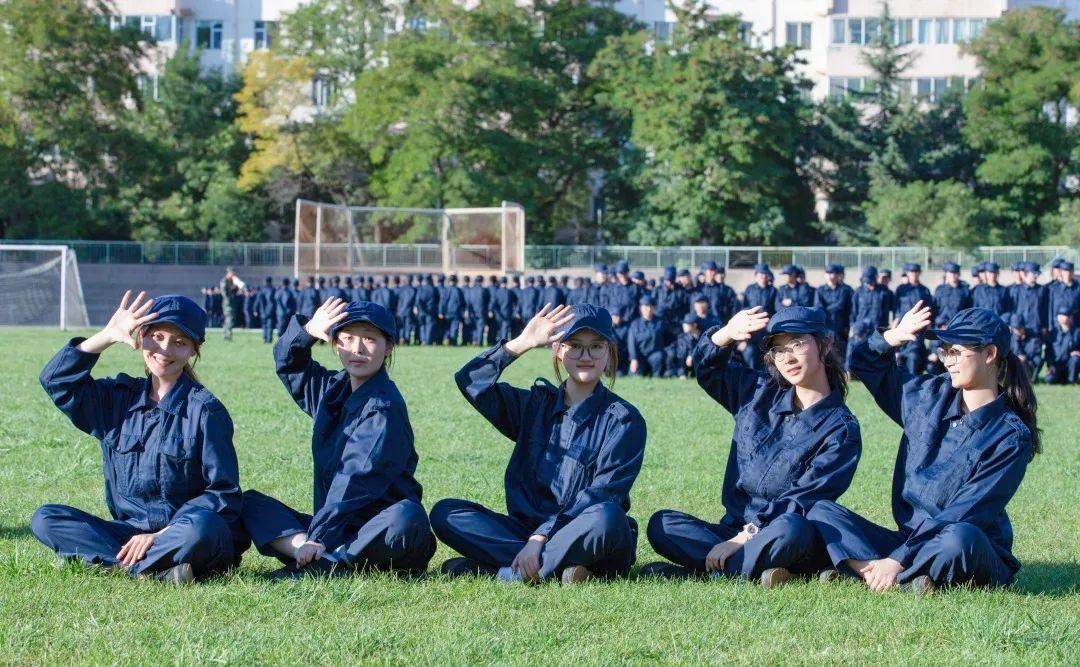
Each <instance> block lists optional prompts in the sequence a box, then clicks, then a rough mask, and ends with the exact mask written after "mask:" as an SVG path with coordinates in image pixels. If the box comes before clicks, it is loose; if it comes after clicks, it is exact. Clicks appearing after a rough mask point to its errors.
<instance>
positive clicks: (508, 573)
mask: <svg viewBox="0 0 1080 667" xmlns="http://www.w3.org/2000/svg"><path fill="white" fill-rule="evenodd" d="M495 578H496V579H498V580H499V581H517V582H521V581H523V580H524V579H523V578H522V576H521V570H518V571H517V572H514V571H513V570H511V569H510V566H509V565H507V566H505V567H500V568H499V571H498V572H497V573H496V574H495Z"/></svg>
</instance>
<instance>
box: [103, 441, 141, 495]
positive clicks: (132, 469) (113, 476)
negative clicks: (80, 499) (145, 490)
mask: <svg viewBox="0 0 1080 667" xmlns="http://www.w3.org/2000/svg"><path fill="white" fill-rule="evenodd" d="M102 448H103V451H104V455H105V456H104V458H105V476H106V479H107V480H108V481H109V483H110V485H111V486H112V488H113V489H114V490H115V491H117V492H119V493H122V494H124V495H131V494H133V493H134V492H135V491H136V490H137V489H138V488H139V486H140V474H139V462H140V461H141V460H142V454H143V449H144V448H143V442H142V436H141V435H140V434H138V433H133V432H129V431H124V430H121V431H120V432H119V433H114V434H112V435H111V436H109V437H106V438H105V440H104V441H103V442H102Z"/></svg>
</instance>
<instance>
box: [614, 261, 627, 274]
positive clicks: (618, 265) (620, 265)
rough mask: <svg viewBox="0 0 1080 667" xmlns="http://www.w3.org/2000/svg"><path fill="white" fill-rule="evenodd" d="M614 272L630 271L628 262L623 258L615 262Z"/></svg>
mask: <svg viewBox="0 0 1080 667" xmlns="http://www.w3.org/2000/svg"><path fill="white" fill-rule="evenodd" d="M615 273H630V262H628V261H626V260H625V259H620V260H619V261H618V262H615Z"/></svg>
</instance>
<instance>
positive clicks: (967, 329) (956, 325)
mask: <svg viewBox="0 0 1080 667" xmlns="http://www.w3.org/2000/svg"><path fill="white" fill-rule="evenodd" d="M926 337H927V338H929V339H930V340H940V341H942V342H945V343H949V344H953V345H985V344H987V343H993V344H994V345H996V346H997V349H998V351H999V352H1000V353H1001V354H1002V355H1004V354H1007V353H1008V351H1009V342H1010V341H1011V340H1012V334H1011V333H1010V332H1009V327H1008V326H1007V325H1006V324H1005V323H1004V322H1002V321H1001V318H1000V317H998V314H997V313H995V312H994V311H992V310H990V309H988V308H965V309H964V310H961V311H960V312H959V313H957V314H956V315H953V318H952V319H951V320H949V328H948V329H927V330H926Z"/></svg>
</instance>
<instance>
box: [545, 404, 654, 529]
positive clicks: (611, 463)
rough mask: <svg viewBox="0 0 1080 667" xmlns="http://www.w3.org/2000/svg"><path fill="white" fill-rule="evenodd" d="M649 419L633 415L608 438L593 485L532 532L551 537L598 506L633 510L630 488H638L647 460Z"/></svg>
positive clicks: (617, 425) (602, 450)
mask: <svg viewBox="0 0 1080 667" xmlns="http://www.w3.org/2000/svg"><path fill="white" fill-rule="evenodd" d="M645 430H646V428H645V420H644V419H642V418H641V416H640V415H635V414H630V415H627V417H626V418H625V419H622V420H620V421H619V422H618V423H617V424H616V425H615V427H614V428H612V430H611V433H609V434H608V436H607V437H606V438H605V439H604V446H603V447H602V448H601V450H600V454H599V456H598V457H597V460H596V473H595V474H594V475H593V478H592V481H591V482H590V483H589V486H588V487H586V488H584V489H582V490H581V491H580V492H579V493H578V494H577V496H575V497H574V500H573V501H572V502H571V503H570V504H569V505H568V506H566V507H565V508H563V509H562V510H561V511H560V512H559V513H558V514H556V515H555V516H552V517H551V518H549V519H548V520H547V521H545V522H544V523H542V524H540V526H539V527H538V528H537V529H536V530H534V531H533V532H532V534H533V535H543V536H544V537H550V536H551V535H554V534H555V533H556V532H558V531H559V529H561V528H562V527H563V526H565V525H566V524H567V523H569V522H570V521H571V520H573V519H574V518H575V517H577V516H578V515H579V514H581V513H582V512H584V511H585V510H586V509H588V508H589V507H592V506H593V505H596V504H598V503H605V502H611V503H615V504H617V505H619V506H620V507H622V508H623V509H629V507H630V487H632V486H633V485H634V480H636V479H637V476H638V473H639V472H641V464H642V461H643V460H644V459H645V435H646V433H645Z"/></svg>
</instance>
